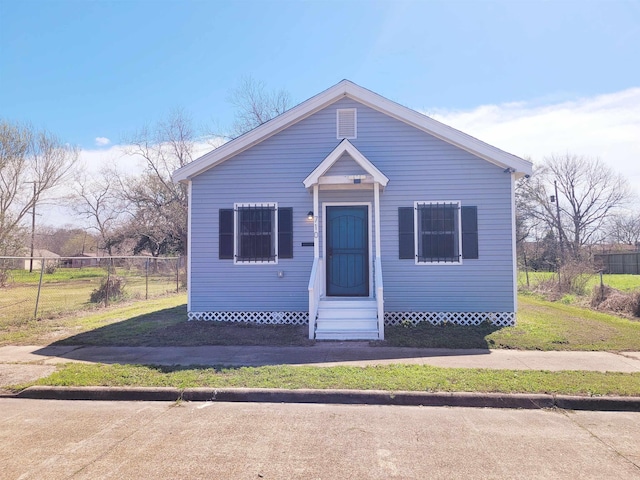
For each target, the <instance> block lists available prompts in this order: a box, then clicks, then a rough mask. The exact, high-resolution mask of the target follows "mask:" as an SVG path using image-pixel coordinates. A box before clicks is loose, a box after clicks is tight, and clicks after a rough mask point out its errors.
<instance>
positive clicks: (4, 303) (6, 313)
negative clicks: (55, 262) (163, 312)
mask: <svg viewBox="0 0 640 480" xmlns="http://www.w3.org/2000/svg"><path fill="white" fill-rule="evenodd" d="M9 273H10V276H9V284H8V286H6V287H2V288H0V327H2V326H3V325H6V324H15V323H22V322H26V321H29V320H32V319H34V316H35V306H36V297H37V295H38V283H39V281H40V272H39V271H38V272H35V271H34V272H31V273H29V272H28V271H26V270H12V271H10V272H9ZM116 274H117V275H118V276H119V277H122V278H124V279H125V296H126V297H127V298H130V299H141V298H145V297H146V296H147V295H148V296H149V298H151V297H156V296H160V295H164V294H167V293H171V292H175V291H176V278H175V274H173V273H171V274H165V275H159V274H151V275H149V278H148V282H147V281H146V279H145V276H144V271H141V270H139V269H125V268H118V269H117V273H116ZM104 278H106V270H105V269H103V268H97V267H85V268H82V269H79V268H60V269H57V270H56V271H55V273H52V274H44V275H43V277H42V288H41V289H40V299H39V302H38V312H37V317H38V318H41V319H48V318H52V317H55V316H59V315H67V314H69V313H70V312H75V311H86V310H91V309H94V308H96V307H100V306H102V304H95V303H91V302H90V301H89V297H90V295H91V292H92V291H93V290H95V289H97V288H98V287H99V286H100V282H101V280H102V279H104Z"/></svg>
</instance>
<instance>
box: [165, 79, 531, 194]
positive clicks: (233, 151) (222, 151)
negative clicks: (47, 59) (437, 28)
mask: <svg viewBox="0 0 640 480" xmlns="http://www.w3.org/2000/svg"><path fill="white" fill-rule="evenodd" d="M342 98H350V99H352V100H355V101H357V102H360V103H362V104H363V105H366V106H368V107H371V108H373V109H374V110H377V111H379V112H382V113H384V114H386V115H389V116H391V117H393V118H395V119H397V120H400V121H402V122H404V123H406V124H408V125H411V126H413V127H415V128H418V129H419V130H422V131H424V132H426V133H429V134H430V135H433V136H434V137H437V138H439V139H441V140H443V141H445V142H447V143H449V144H451V145H455V146H457V147H459V148H462V149H463V150H466V151H468V152H469V153H471V154H473V155H475V156H477V157H480V158H483V159H484V160H487V161H488V162H491V163H493V164H495V165H497V166H499V167H501V168H505V169H507V168H512V169H514V170H515V173H516V178H518V177H521V176H523V175H531V173H532V170H533V166H532V163H531V162H529V161H528V160H524V159H522V158H520V157H517V156H515V155H512V154H510V153H507V152H505V151H503V150H500V149H499V148H496V147H494V146H491V145H489V144H487V143H485V142H483V141H481V140H478V139H477V138H474V137H472V136H470V135H467V134H466V133H463V132H461V131H459V130H456V129H455V128H453V127H450V126H448V125H445V124H444V123H440V122H438V121H437V120H434V119H433V118H430V117H427V116H426V115H423V114H421V113H418V112H416V111H415V110H411V109H410V108H407V107H404V106H402V105H400V104H398V103H395V102H392V101H391V100H389V99H387V98H384V97H382V96H381V95H378V94H377V93H374V92H372V91H370V90H367V89H366V88H363V87H361V86H359V85H356V84H355V83H353V82H350V81H349V80H342V81H341V82H339V83H337V84H336V85H334V86H333V87H330V88H328V89H327V90H325V91H324V92H321V93H319V94H317V95H315V96H313V97H311V98H310V99H308V100H306V101H304V102H302V103H300V104H299V105H297V106H295V107H293V108H292V109H290V110H287V111H286V112H284V113H283V114H281V115H278V116H277V117H275V118H273V119H271V120H269V121H268V122H266V123H264V124H262V125H260V126H259V127H256V128H254V129H253V130H251V131H249V132H247V133H245V134H244V135H241V136H240V137H238V138H236V139H234V140H231V141H230V142H228V143H225V144H224V145H222V146H220V147H218V148H216V149H215V150H212V151H211V152H209V153H207V154H205V155H203V156H202V157H200V158H198V159H196V160H194V161H193V162H191V163H189V164H187V165H185V166H184V167H181V168H179V169H178V170H176V171H175V172H173V181H174V182H187V181H188V180H189V179H191V178H193V177H195V176H197V175H200V174H201V173H203V172H205V171H206V170H209V169H210V168H213V167H215V166H216V165H219V164H220V163H222V162H224V161H226V160H228V159H230V158H232V157H233V156H235V155H237V154H239V153H240V152H243V151H245V150H247V149H248V148H251V147H252V146H254V145H256V144H258V143H260V142H262V141H263V140H266V139H267V138H269V137H271V136H272V135H275V134H276V133H278V132H280V131H282V130H284V129H285V128H287V127H289V126H291V125H293V124H294V123H297V122H299V121H301V120H303V119H304V118H307V117H309V116H310V115H313V114H314V113H315V112H317V111H319V110H321V109H323V108H325V107H327V106H329V105H331V104H332V103H335V102H337V101H338V100H340V99H342Z"/></svg>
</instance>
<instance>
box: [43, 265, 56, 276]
mask: <svg viewBox="0 0 640 480" xmlns="http://www.w3.org/2000/svg"><path fill="white" fill-rule="evenodd" d="M56 270H57V268H56V266H55V265H54V264H53V263H47V264H46V265H45V267H44V273H46V274H48V275H53V274H54V273H56Z"/></svg>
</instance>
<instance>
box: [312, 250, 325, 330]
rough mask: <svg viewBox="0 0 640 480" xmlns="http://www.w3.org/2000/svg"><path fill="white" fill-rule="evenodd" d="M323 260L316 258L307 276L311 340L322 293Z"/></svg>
mask: <svg viewBox="0 0 640 480" xmlns="http://www.w3.org/2000/svg"><path fill="white" fill-rule="evenodd" d="M323 279H324V262H323V260H322V258H316V259H314V261H313V267H312V268H311V278H309V338H310V339H311V340H313V339H314V338H315V333H316V317H317V316H318V307H319V306H320V297H321V296H322V295H324V281H323Z"/></svg>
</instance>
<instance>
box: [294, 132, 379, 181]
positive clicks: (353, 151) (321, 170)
mask: <svg viewBox="0 0 640 480" xmlns="http://www.w3.org/2000/svg"><path fill="white" fill-rule="evenodd" d="M345 153H347V154H349V156H350V157H351V158H352V159H353V160H354V161H355V162H356V163H357V164H358V165H360V166H361V167H362V169H363V170H364V171H365V172H367V173H368V174H369V175H371V177H372V178H373V181H374V182H378V183H379V184H380V185H382V186H383V187H386V186H387V183H388V182H389V179H388V178H387V177H386V176H385V175H384V173H382V172H381V171H380V170H378V169H377V168H376V166H375V165H374V164H373V163H371V162H370V161H369V159H368V158H367V157H365V156H364V155H363V154H362V153H360V150H358V149H357V148H356V147H354V146H353V144H352V143H351V142H350V141H349V140H347V139H346V138H345V139H344V140H342V141H341V142H340V143H339V144H338V146H337V147H336V148H334V149H333V151H332V152H331V153H330V154H329V155H327V156H326V158H325V159H324V160H323V161H322V162H320V164H319V165H318V166H317V167H316V168H315V169H314V170H313V172H311V173H310V174H309V176H308V177H307V178H305V179H304V181H303V183H304V186H305V187H306V188H309V187H311V186H313V185H314V184H316V183H318V181H319V180H320V177H321V176H323V175H324V174H325V173H327V171H328V170H329V169H330V168H331V167H332V166H333V164H334V163H336V162H337V161H338V160H339V159H340V157H342V155H343V154H345Z"/></svg>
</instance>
